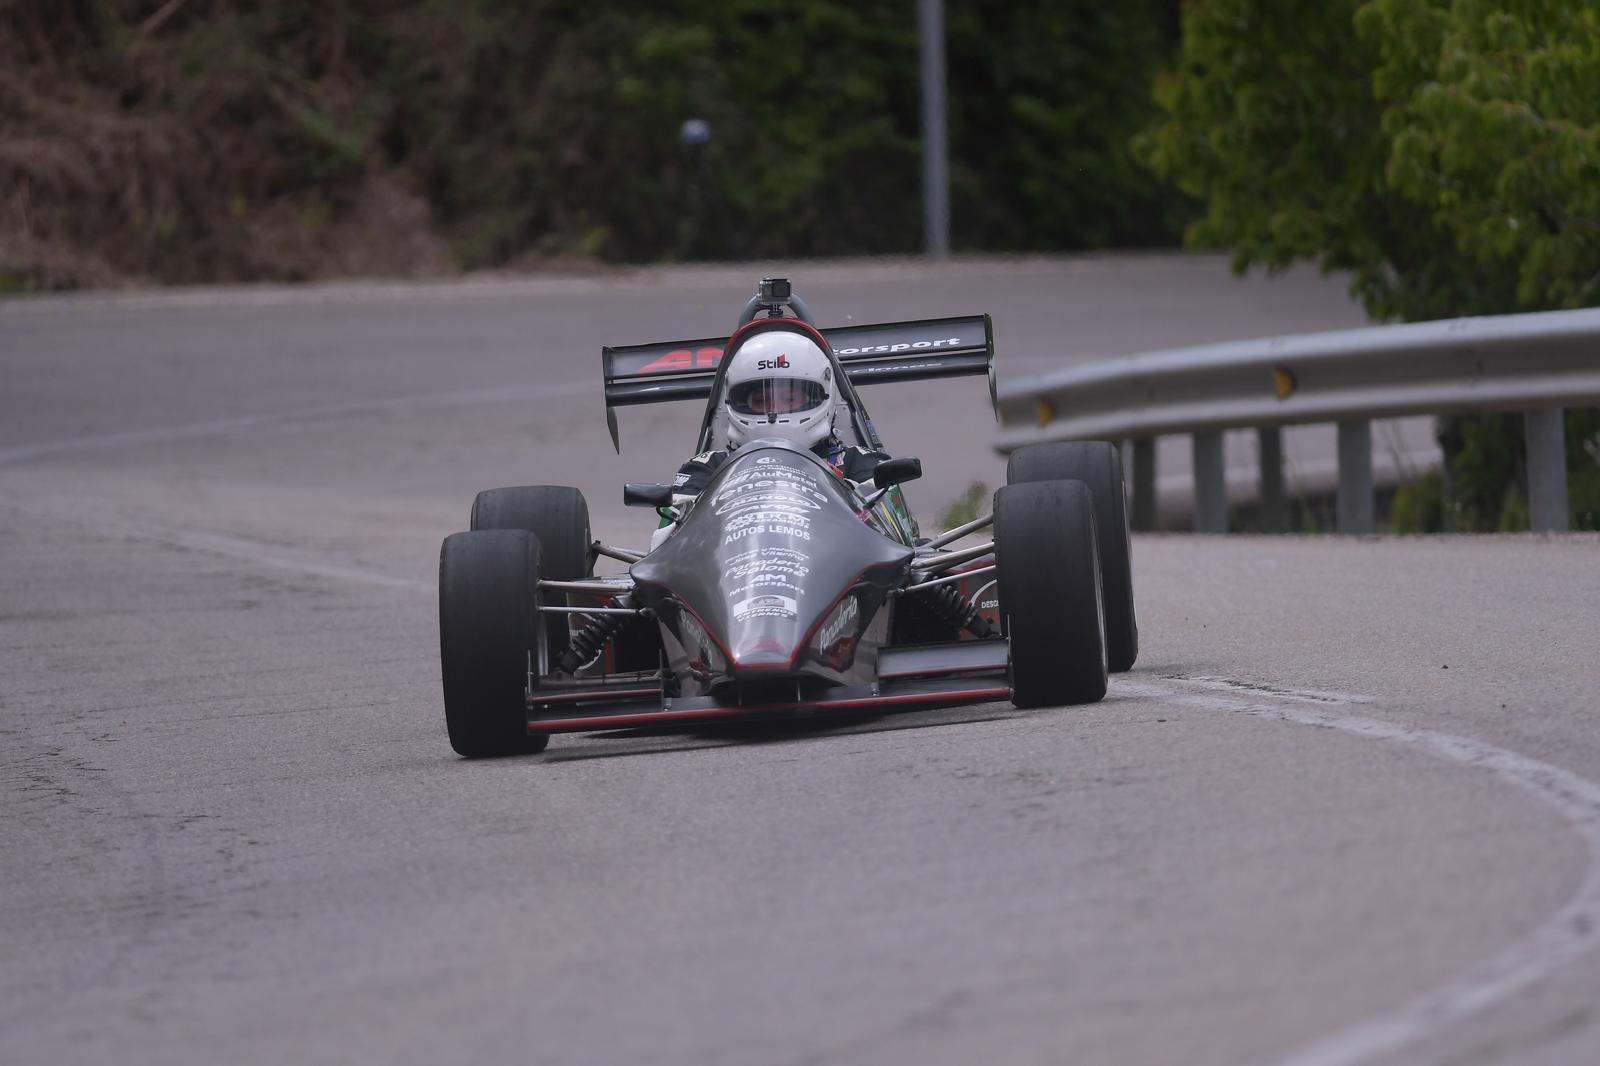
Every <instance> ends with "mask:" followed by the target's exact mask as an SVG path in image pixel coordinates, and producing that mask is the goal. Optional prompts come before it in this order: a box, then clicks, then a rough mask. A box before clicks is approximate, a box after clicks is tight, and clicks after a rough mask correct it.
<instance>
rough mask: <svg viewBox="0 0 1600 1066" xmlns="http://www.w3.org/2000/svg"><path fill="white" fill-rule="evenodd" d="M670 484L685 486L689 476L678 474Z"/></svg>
mask: <svg viewBox="0 0 1600 1066" xmlns="http://www.w3.org/2000/svg"><path fill="white" fill-rule="evenodd" d="M672 483H673V484H674V485H687V484H688V483H689V475H688V474H679V475H678V476H677V477H675V478H673V479H672Z"/></svg>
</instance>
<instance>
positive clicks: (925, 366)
mask: <svg viewBox="0 0 1600 1066" xmlns="http://www.w3.org/2000/svg"><path fill="white" fill-rule="evenodd" d="M938 365H939V364H938V363H888V364H878V365H875V366H864V367H860V368H858V369H857V370H856V375H857V376H858V377H871V376H872V375H874V374H899V373H904V372H905V371H907V370H932V369H934V368H935V367H937V366H938Z"/></svg>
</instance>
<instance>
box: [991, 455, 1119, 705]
mask: <svg viewBox="0 0 1600 1066" xmlns="http://www.w3.org/2000/svg"><path fill="white" fill-rule="evenodd" d="M994 541H995V567H996V573H995V578H996V583H997V584H996V587H997V591H998V593H999V598H1000V613H1001V617H1002V619H1003V621H1004V624H1005V631H1006V637H1007V639H1008V640H1009V641H1010V649H1011V653H1010V657H1011V688H1012V695H1011V700H1012V702H1013V703H1015V704H1016V705H1017V706H1019V707H1042V706H1055V705H1059V704H1068V703H1092V702H1094V701H1095V700H1098V699H1101V698H1102V697H1104V696H1105V693H1106V673H1107V669H1106V644H1105V640H1106V637H1105V623H1104V613H1103V610H1104V608H1103V601H1104V594H1103V589H1102V582H1101V576H1100V567H1099V555H1098V551H1097V546H1096V528H1095V520H1094V498H1093V495H1092V494H1091V492H1090V490H1089V487H1088V486H1087V485H1085V484H1083V482H1081V481H1037V482H1027V483H1024V484H1020V485H1008V486H1006V487H1004V488H1002V489H1000V490H999V491H998V492H996V493H995V497H994Z"/></svg>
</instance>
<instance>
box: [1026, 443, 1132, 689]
mask: <svg viewBox="0 0 1600 1066" xmlns="http://www.w3.org/2000/svg"><path fill="white" fill-rule="evenodd" d="M1030 481H1081V482H1083V483H1084V484H1085V485H1087V486H1089V492H1090V494H1091V495H1092V496H1093V497H1094V521H1095V534H1096V537H1097V539H1098V540H1099V544H1100V577H1101V580H1102V582H1103V583H1104V586H1105V604H1106V661H1107V663H1108V664H1109V665H1110V668H1111V672H1112V673H1118V674H1120V673H1122V672H1124V671H1127V670H1131V669H1133V663H1134V660H1135V659H1137V658H1138V657H1139V624H1138V622H1137V620H1136V619H1135V618H1134V614H1133V559H1132V553H1131V552H1130V551H1129V548H1128V502H1127V496H1126V495H1125V491H1126V490H1125V489H1124V488H1123V483H1122V454H1121V453H1120V452H1119V451H1117V447H1116V445H1114V444H1109V443H1107V442H1105V441H1098V440H1097V441H1061V442H1055V443H1050V444H1030V445H1028V446H1027V447H1026V448H1018V449H1017V450H1016V451H1014V452H1012V453H1011V459H1010V461H1009V462H1007V463H1006V484H1008V485H1018V484H1024V483H1026V482H1030Z"/></svg>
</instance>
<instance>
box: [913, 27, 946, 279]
mask: <svg viewBox="0 0 1600 1066" xmlns="http://www.w3.org/2000/svg"><path fill="white" fill-rule="evenodd" d="M917 43H918V50H919V52H920V54H921V59H922V234H923V239H924V241H925V243H926V246H927V252H928V255H930V256H932V257H934V258H938V259H942V258H944V257H945V256H947V255H949V254H950V150H949V146H948V144H947V143H946V140H945V128H944V117H945V114H944V113H945V102H944V101H945V92H944V89H945V79H944V0H918V3H917Z"/></svg>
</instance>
